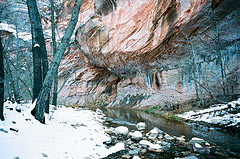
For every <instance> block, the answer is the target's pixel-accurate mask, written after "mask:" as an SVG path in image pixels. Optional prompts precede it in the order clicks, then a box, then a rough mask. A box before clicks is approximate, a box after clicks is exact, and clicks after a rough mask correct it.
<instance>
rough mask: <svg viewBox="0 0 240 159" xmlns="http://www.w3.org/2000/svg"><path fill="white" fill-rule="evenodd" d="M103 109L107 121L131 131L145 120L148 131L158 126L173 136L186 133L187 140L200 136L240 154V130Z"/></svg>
mask: <svg viewBox="0 0 240 159" xmlns="http://www.w3.org/2000/svg"><path fill="white" fill-rule="evenodd" d="M102 111H103V113H104V114H105V115H106V121H109V122H111V123H113V124H115V125H122V126H127V127H128V128H129V130H130V131H131V130H133V129H136V124H137V123H138V122H144V123H146V125H147V127H146V130H147V131H150V130H151V129H153V128H154V127H157V128H159V129H161V130H163V131H164V132H166V133H168V134H170V135H173V136H181V135H184V136H185V137H186V140H187V141H189V140H190V139H191V138H192V137H199V138H202V139H205V140H206V141H208V142H209V143H210V144H213V145H216V146H217V147H219V148H221V149H224V150H227V151H228V152H235V153H237V154H238V155H240V132H239V133H234V134H232V133H230V132H227V131H223V130H221V129H218V128H213V127H207V126H202V125H196V124H189V123H184V122H181V121H173V120H168V119H165V118H162V117H160V116H156V115H152V114H147V113H145V112H142V111H135V110H130V109H102Z"/></svg>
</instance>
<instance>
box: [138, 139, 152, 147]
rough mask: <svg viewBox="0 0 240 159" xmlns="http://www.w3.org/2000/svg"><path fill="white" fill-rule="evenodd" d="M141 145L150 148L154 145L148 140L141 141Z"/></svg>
mask: <svg viewBox="0 0 240 159" xmlns="http://www.w3.org/2000/svg"><path fill="white" fill-rule="evenodd" d="M139 144H141V145H147V146H150V145H151V144H152V143H151V142H150V141H147V140H141V141H140V142H139Z"/></svg>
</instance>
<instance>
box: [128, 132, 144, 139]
mask: <svg viewBox="0 0 240 159" xmlns="http://www.w3.org/2000/svg"><path fill="white" fill-rule="evenodd" d="M129 135H130V136H131V138H132V139H136V140H139V139H141V138H142V137H143V134H142V133H141V132H140V131H134V132H131V133H129Z"/></svg>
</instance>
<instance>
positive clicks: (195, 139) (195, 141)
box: [189, 137, 207, 144]
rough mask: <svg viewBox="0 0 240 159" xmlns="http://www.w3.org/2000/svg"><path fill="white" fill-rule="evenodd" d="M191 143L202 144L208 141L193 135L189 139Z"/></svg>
mask: <svg viewBox="0 0 240 159" xmlns="http://www.w3.org/2000/svg"><path fill="white" fill-rule="evenodd" d="M189 143H190V144H195V143H197V144H202V143H207V142H206V141H205V140H203V139H201V138H198V137H193V138H192V139H191V140H190V141H189Z"/></svg>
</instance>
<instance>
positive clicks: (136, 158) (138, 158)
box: [132, 156, 141, 159]
mask: <svg viewBox="0 0 240 159" xmlns="http://www.w3.org/2000/svg"><path fill="white" fill-rule="evenodd" d="M132 159H141V158H140V157H139V156H133V158H132Z"/></svg>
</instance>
